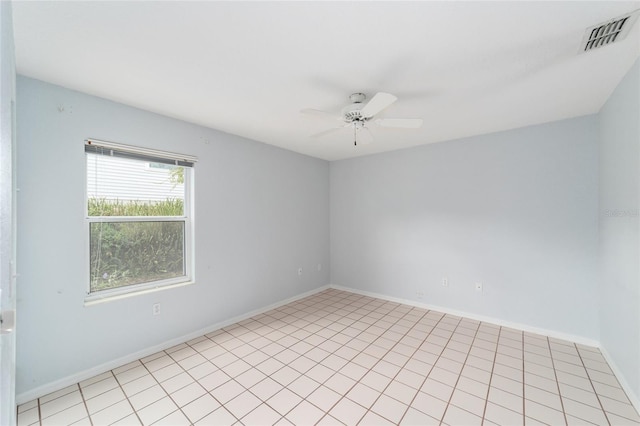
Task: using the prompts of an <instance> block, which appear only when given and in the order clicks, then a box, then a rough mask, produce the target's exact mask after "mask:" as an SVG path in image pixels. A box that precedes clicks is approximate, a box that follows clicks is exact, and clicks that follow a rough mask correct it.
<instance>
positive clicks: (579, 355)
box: [574, 344, 617, 425]
mask: <svg viewBox="0 0 640 426" xmlns="http://www.w3.org/2000/svg"><path fill="white" fill-rule="evenodd" d="M574 345H575V344H574ZM575 347H576V352H578V358H580V362H581V363H582V368H584V371H585V373H587V378H588V379H589V384H590V385H591V389H593V393H594V394H595V395H596V398H597V399H598V404H600V408H601V409H602V412H603V413H604V417H605V419H607V423H609V425H611V420H609V415H608V413H607V410H605V409H604V405H602V401H600V395H599V394H598V391H596V388H595V386H593V381H592V380H591V375H590V374H589V369H588V368H587V366H586V365H585V363H584V360H583V359H582V354H581V353H580V349H579V348H578V346H577V345H575ZM614 377H615V376H614ZM616 380H617V378H616Z"/></svg>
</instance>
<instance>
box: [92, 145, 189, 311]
mask: <svg viewBox="0 0 640 426" xmlns="http://www.w3.org/2000/svg"><path fill="white" fill-rule="evenodd" d="M85 155H86V167H87V169H86V170H87V206H86V207H87V229H88V232H89V238H88V241H89V250H88V252H89V290H88V297H87V301H91V300H94V299H102V298H105V297H112V296H117V295H121V294H125V293H131V292H137V291H142V290H148V289H152V288H158V287H162V286H167V285H173V284H179V283H185V282H189V281H191V280H192V273H193V265H192V258H193V253H192V241H193V223H192V213H191V212H192V208H193V200H192V197H191V188H192V186H193V185H192V183H193V182H192V181H193V164H194V162H195V158H194V157H189V156H185V155H180V154H173V153H167V152H161V151H155V150H148V149H142V148H136V147H131V146H127V145H120V144H114V143H111V142H103V141H97V140H87V141H86V143H85Z"/></svg>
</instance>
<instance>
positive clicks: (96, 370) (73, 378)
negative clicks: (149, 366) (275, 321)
mask: <svg viewBox="0 0 640 426" xmlns="http://www.w3.org/2000/svg"><path fill="white" fill-rule="evenodd" d="M328 288H329V285H324V286H322V287H319V288H316V289H313V290H310V291H307V292H304V293H302V294H298V295H296V296H293V297H290V298H288V299H285V300H281V301H279V302H276V303H273V304H271V305H269V306H265V307H262V308H259V309H256V310H253V311H251V312H247V313H246V314H242V315H238V316H236V317H233V318H229V319H228V320H225V321H222V322H219V323H217V324H213V325H210V326H208V327H205V328H202V329H200V330H197V331H194V332H192V333H188V334H186V335H183V336H180V337H176V338H174V339H171V340H167V341H165V342H163V343H160V344H158V345H155V346H152V347H149V348H146V349H143V350H140V351H138V352H135V353H132V354H129V355H125V356H123V357H120V358H117V359H114V360H112V361H109V362H106V363H104V364H100V365H96V366H95V367H92V368H89V369H88V370H84V371H80V372H78V373H76V374H72V375H70V376H67V377H63V378H62V379H59V380H56V381H54V382H51V383H47V384H44V385H42V386H38V387H37V388H34V389H30V390H28V391H26V392H22V393H20V394H18V395H16V404H17V405H20V404H24V403H25V402H29V401H32V400H34V399H36V398H40V397H41V396H44V395H47V394H49V393H51V392H55V391H58V390H60V389H64V388H66V387H67V386H71V385H73V384H76V383H78V382H81V381H83V380H86V379H89V378H91V377H94V376H97V375H98V374H102V373H104V372H106V371H110V370H113V369H114V368H118V367H120V366H122V365H125V364H128V363H130V362H133V361H136V360H138V359H141V358H144V357H147V356H149V355H153V354H155V353H157V352H160V351H162V350H165V349H168V348H170V347H173V346H176V345H179V344H180V343H184V342H187V341H189V340H192V339H195V338H196V337H200V336H202V335H205V334H208V333H211V332H214V331H216V330H218V329H221V328H223V327H227V326H229V325H231V324H235V323H237V322H240V321H243V320H245V319H248V318H251V317H253V316H256V315H259V314H261V313H264V312H267V311H270V310H272V309H275V308H279V307H280V306H283V305H286V304H288V303H291V302H295V301H296V300H300V299H304V298H305V297H308V296H311V295H313V294H316V293H319V292H321V291H324V290H326V289H328Z"/></svg>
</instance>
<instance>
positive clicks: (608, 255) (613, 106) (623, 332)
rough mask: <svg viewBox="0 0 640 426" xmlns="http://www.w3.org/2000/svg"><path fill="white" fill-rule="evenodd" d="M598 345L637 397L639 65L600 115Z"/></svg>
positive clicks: (639, 333)
mask: <svg viewBox="0 0 640 426" xmlns="http://www.w3.org/2000/svg"><path fill="white" fill-rule="evenodd" d="M599 118H600V257H601V265H602V269H601V276H600V292H599V298H600V303H601V309H600V321H601V325H600V341H601V343H602V346H603V347H604V349H605V350H606V351H607V352H608V353H609V354H610V356H611V357H612V359H613V361H614V363H615V364H616V365H617V367H618V368H619V369H620V371H621V373H622V374H623V376H624V379H625V380H626V381H627V382H628V385H629V387H630V388H631V389H632V390H633V392H634V393H635V399H636V401H638V400H639V398H640V266H639V265H640V212H639V209H640V194H639V193H640V62H638V61H636V63H635V65H634V66H633V68H632V69H631V70H630V71H629V73H628V74H627V75H626V76H625V78H624V79H623V80H622V82H621V83H620V84H619V85H618V87H617V88H616V90H615V92H614V93H613V94H612V95H611V97H610V98H609V100H608V101H607V103H606V104H605V106H604V107H603V108H602V110H601V111H600V117H599Z"/></svg>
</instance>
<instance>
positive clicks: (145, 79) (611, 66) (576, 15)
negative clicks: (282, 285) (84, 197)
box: [13, 1, 640, 160]
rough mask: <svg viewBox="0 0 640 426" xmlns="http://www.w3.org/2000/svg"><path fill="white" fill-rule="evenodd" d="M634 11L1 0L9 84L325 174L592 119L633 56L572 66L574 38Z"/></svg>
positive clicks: (531, 5)
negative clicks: (357, 135) (146, 115)
mask: <svg viewBox="0 0 640 426" xmlns="http://www.w3.org/2000/svg"><path fill="white" fill-rule="evenodd" d="M638 8H640V2H639V1H632V2H617V1H603V2H593V1H572V2H535V1H533V2H481V1H474V2H406V3H405V2H267V1H264V2H184V1H173V2H172V1H169V2H138V1H125V2H116V1H113V2H59V1H47V2H14V4H13V11H14V18H13V19H14V29H15V45H16V61H17V69H18V73H20V74H23V75H26V76H29V77H34V78H37V79H40V80H44V81H48V82H51V83H55V84H58V85H61V86H64V87H68V88H71V89H75V90H79V91H82V92H86V93H89V94H93V95H96V96H100V97H103V98H107V99H111V100H114V101H117V102H122V103H124V104H129V105H133V106H136V107H139V108H143V109H146V110H149V111H153V112H157V113H160V114H164V115H167V116H171V117H176V118H179V119H183V120H186V121H189V122H193V123H197V124H201V125H204V126H208V127H212V128H215V129H219V130H223V131H225V132H229V133H233V134H237V135H241V136H244V137H247V138H251V139H254V140H257V141H261V142H265V143H268V144H272V145H276V146H280V147H283V148H286V149H290V150H293V151H297V152H300V153H304V154H307V155H311V156H315V157H319V158H323V159H327V160H336V159H343V158H350V157H355V156H359V155H366V154H371V153H376V152H383V151H390V150H394V149H399V148H405V147H409V146H415V145H420V144H425V143H431V142H438V141H444V140H449V139H455V138H460V137H465V136H470V135H477V134H483V133H488V132H494V131H500V130H505V129H510V128H516V127H521V126H526V125H531V124H538V123H543V122H548V121H554V120H559V119H564V118H569V117H575V116H580V115H584V114H591V113H596V112H598V110H599V109H600V108H601V107H602V105H603V104H604V102H605V101H606V99H607V98H608V96H609V95H610V94H611V92H612V91H613V89H614V88H615V87H616V85H617V84H618V83H619V81H620V80H621V79H622V77H623V76H624V74H625V73H626V72H627V71H628V70H629V68H630V67H631V66H632V64H633V63H634V61H635V59H636V58H637V57H638V56H639V54H640V36H639V34H640V33H639V30H638V27H640V25H638V24H636V25H635V27H634V29H633V31H632V33H631V34H630V35H629V36H628V37H627V39H626V40H624V41H622V42H620V43H616V44H613V45H610V46H607V47H604V48H602V49H598V50H595V51H592V52H589V53H586V54H578V53H577V52H578V46H579V44H580V42H581V40H582V36H583V33H584V30H585V28H586V27H589V26H592V25H595V24H598V23H600V22H602V21H606V20H608V19H611V18H614V17H616V16H618V15H621V14H624V13H627V12H630V11H632V10H634V9H638ZM378 91H385V92H389V93H392V94H395V95H397V96H398V98H399V100H398V101H397V102H396V103H395V104H394V105H392V106H391V107H389V108H388V109H387V110H385V111H384V113H383V116H384V117H392V118H404V117H406V118H423V119H424V126H423V127H422V128H421V129H420V130H406V129H398V130H391V129H384V128H376V127H375V126H372V132H373V134H374V137H375V141H374V142H373V143H372V144H370V145H366V146H357V147H354V146H353V141H352V136H351V135H350V133H349V132H348V131H345V132H344V133H338V134H334V135H331V136H327V137H325V138H321V139H311V138H309V135H311V134H314V133H317V132H320V131H322V130H325V129H328V128H330V127H334V126H335V123H333V122H330V121H329V122H328V121H324V120H318V119H310V118H308V117H305V116H303V115H302V114H300V110H301V109H303V108H316V109H321V110H326V111H331V112H336V113H338V112H339V110H340V108H341V107H342V106H344V105H346V104H347V103H349V102H348V99H347V98H348V96H349V94H351V93H353V92H364V93H366V94H368V95H369V96H372V95H373V94H375V93H376V92H378Z"/></svg>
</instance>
